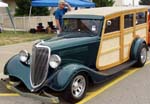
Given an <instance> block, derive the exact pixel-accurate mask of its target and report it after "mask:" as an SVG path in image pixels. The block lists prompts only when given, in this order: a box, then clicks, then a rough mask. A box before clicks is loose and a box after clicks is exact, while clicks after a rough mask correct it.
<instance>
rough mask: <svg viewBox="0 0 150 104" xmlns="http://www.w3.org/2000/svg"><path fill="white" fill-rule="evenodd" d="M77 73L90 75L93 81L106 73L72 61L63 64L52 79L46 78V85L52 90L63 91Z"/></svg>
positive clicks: (101, 78)
mask: <svg viewBox="0 0 150 104" xmlns="http://www.w3.org/2000/svg"><path fill="white" fill-rule="evenodd" d="M78 73H85V74H86V76H87V77H90V78H91V79H92V81H93V82H95V83H97V82H99V81H100V80H103V79H104V78H106V77H107V76H106V75H104V74H102V73H100V72H98V71H96V70H94V69H90V68H88V67H86V66H84V65H82V64H78V63H72V64H68V65H65V66H63V67H62V68H61V69H60V70H59V71H57V72H56V73H55V74H56V75H55V76H54V77H53V79H51V78H52V77H50V78H49V79H48V80H49V81H47V82H48V83H47V86H48V87H49V88H51V89H52V90H54V91H63V90H65V88H66V87H67V86H68V85H69V83H70V82H71V81H72V80H73V78H74V76H75V75H77V74H78ZM50 79H51V81H50Z"/></svg>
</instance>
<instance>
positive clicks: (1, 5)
mask: <svg viewBox="0 0 150 104" xmlns="http://www.w3.org/2000/svg"><path fill="white" fill-rule="evenodd" d="M0 7H8V4H6V3H3V2H0Z"/></svg>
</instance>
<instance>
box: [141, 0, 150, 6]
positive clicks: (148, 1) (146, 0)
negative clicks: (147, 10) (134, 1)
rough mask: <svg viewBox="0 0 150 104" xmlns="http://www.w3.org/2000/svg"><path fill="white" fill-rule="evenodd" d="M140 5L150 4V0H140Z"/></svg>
mask: <svg viewBox="0 0 150 104" xmlns="http://www.w3.org/2000/svg"><path fill="white" fill-rule="evenodd" d="M140 5H150V0H140Z"/></svg>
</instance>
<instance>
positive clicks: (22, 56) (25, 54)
mask: <svg viewBox="0 0 150 104" xmlns="http://www.w3.org/2000/svg"><path fill="white" fill-rule="evenodd" d="M19 56H20V61H21V62H23V63H27V62H28V60H29V58H30V54H29V52H28V51H27V50H21V51H20V52H19Z"/></svg>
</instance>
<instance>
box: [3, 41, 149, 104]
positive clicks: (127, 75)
mask: <svg viewBox="0 0 150 104" xmlns="http://www.w3.org/2000/svg"><path fill="white" fill-rule="evenodd" d="M32 44H33V43H32V42H30V43H22V44H15V45H13V46H12V45H9V46H3V47H0V50H1V51H0V55H1V57H0V73H1V74H0V78H3V77H6V76H3V74H2V71H3V66H4V64H5V63H6V61H7V60H8V59H9V57H11V56H12V55H14V54H15V53H17V52H19V51H20V50H21V49H27V50H28V51H30V52H31V47H32ZM149 79H150V52H148V61H147V63H146V65H145V66H144V67H142V68H135V67H132V68H129V69H127V70H125V71H123V72H122V73H120V74H118V75H116V76H115V77H114V78H113V79H111V80H108V81H106V82H104V83H102V84H98V85H95V86H90V88H89V90H88V93H87V95H86V97H85V98H84V99H83V100H82V101H80V102H78V104H84V103H86V104H150V90H149V89H150V80H149ZM60 100H61V102H60V103H61V104H67V103H66V102H65V101H63V100H62V99H61V98H60ZM0 104H44V103H43V102H41V101H39V100H34V99H32V98H26V97H22V96H20V95H19V94H17V93H14V92H12V91H9V90H8V89H6V88H5V86H3V84H2V83H1V82H0Z"/></svg>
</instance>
